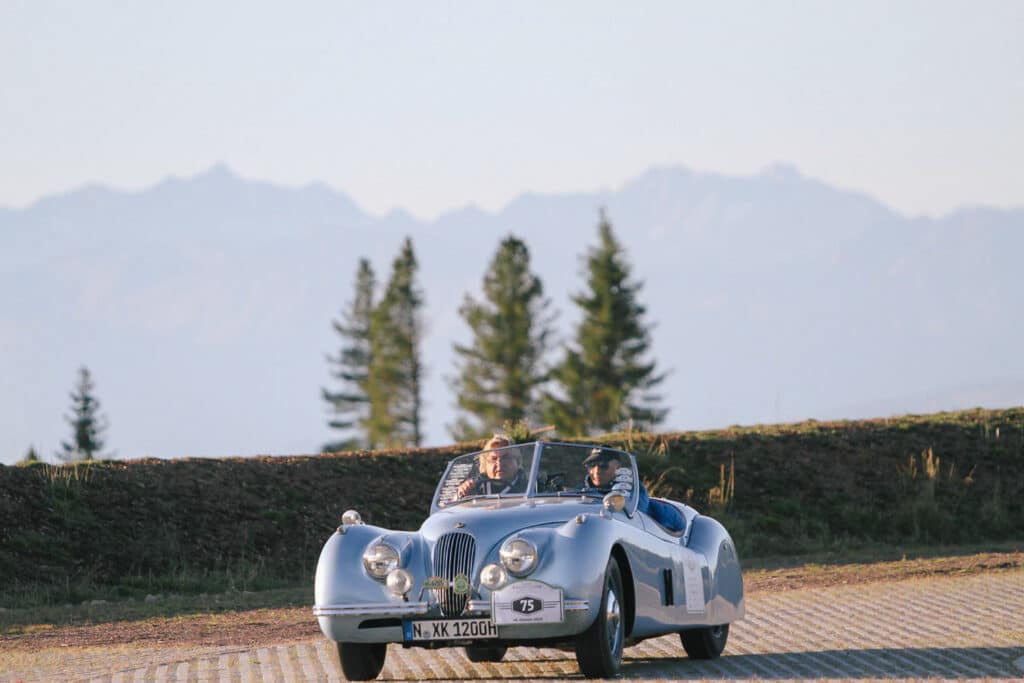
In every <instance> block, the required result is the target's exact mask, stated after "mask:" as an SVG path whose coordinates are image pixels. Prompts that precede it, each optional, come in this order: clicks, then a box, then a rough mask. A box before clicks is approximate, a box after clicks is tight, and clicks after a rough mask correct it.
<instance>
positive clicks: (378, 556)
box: [363, 541, 401, 581]
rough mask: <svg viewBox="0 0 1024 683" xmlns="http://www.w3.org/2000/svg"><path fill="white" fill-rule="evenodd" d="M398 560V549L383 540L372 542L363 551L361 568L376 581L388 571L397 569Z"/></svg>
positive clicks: (399, 558)
mask: <svg viewBox="0 0 1024 683" xmlns="http://www.w3.org/2000/svg"><path fill="white" fill-rule="evenodd" d="M400 562H401V555H400V554H399V552H398V550H396V549H395V548H394V547H392V546H391V545H389V544H387V543H384V542H383V541H378V542H377V543H373V544H371V545H369V546H367V548H366V550H364V551H363V569H365V570H366V573H367V574H368V575H369V576H372V577H373V578H375V579H377V580H378V581H383V580H384V579H385V577H387V575H388V572H390V571H392V570H394V569H398V566H399V564H400Z"/></svg>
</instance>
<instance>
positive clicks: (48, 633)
mask: <svg viewBox="0 0 1024 683" xmlns="http://www.w3.org/2000/svg"><path fill="white" fill-rule="evenodd" d="M1015 570H1016V571H1020V570H1024V553H1021V552H1020V551H1017V552H1013V553H981V554H974V555H967V556H962V557H942V558H928V559H917V560H904V561H898V562H876V563H870V564H845V565H809V566H802V567H789V568H784V569H772V570H761V571H748V572H745V573H744V584H745V587H746V591H747V593H748V594H758V593H763V592H775V591H784V590H794V589H800V588H813V587H822V586H834V585H847V584H868V583H874V582H878V581H899V580H911V579H920V578H930V577H937V576H960V575H967V574H979V573H986V572H1003V571H1015ZM319 633H320V630H319V628H318V627H317V624H316V620H315V619H313V617H312V613H311V611H310V607H309V606H308V605H304V606H302V607H285V608H271V609H257V610H246V611H228V612H221V613H212V614H183V615H180V616H175V617H164V618H149V619H140V620H133V621H128V620H114V621H111V622H109V623H99V624H92V623H75V624H65V625H60V624H56V625H53V624H47V625H36V626H31V627H15V628H11V629H8V631H7V632H6V633H0V652H2V651H4V650H9V651H10V650H17V651H19V652H34V651H39V650H46V649H49V648H57V647H107V646H113V645H121V644H124V643H133V644H134V645H136V646H139V647H142V646H146V645H154V646H161V647H185V646H188V647H201V646H232V645H238V646H244V647H248V648H253V647H265V646H268V645H273V644H277V643H284V642H292V641H296V640H302V639H307V638H313V637H316V636H317V635H319Z"/></svg>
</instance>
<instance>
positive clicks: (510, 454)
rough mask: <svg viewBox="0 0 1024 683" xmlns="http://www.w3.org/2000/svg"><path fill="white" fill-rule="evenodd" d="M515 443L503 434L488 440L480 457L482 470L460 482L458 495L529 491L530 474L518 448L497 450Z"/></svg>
mask: <svg viewBox="0 0 1024 683" xmlns="http://www.w3.org/2000/svg"><path fill="white" fill-rule="evenodd" d="M511 445H512V440H511V439H509V438H508V437H507V436H502V435H500V434H495V435H494V436H492V437H491V438H490V439H488V440H487V443H485V444H484V450H483V451H482V452H481V453H480V455H479V456H478V457H479V469H480V473H479V474H478V475H476V476H474V477H469V478H468V479H466V480H465V481H464V482H462V483H461V484H459V488H458V491H456V497H457V498H462V497H464V496H475V495H486V494H489V493H523V492H524V491H526V484H527V481H526V480H527V478H528V477H529V473H528V472H526V470H524V469H523V468H522V456H521V455H520V454H519V453H518V451H517V450H515V449H510V450H504V451H497V450H495V449H499V448H504V447H506V446H511Z"/></svg>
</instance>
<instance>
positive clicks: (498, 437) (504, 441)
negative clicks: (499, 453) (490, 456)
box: [484, 434, 512, 449]
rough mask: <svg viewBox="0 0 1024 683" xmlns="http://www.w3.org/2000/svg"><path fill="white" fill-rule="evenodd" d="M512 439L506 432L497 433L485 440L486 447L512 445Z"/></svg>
mask: <svg viewBox="0 0 1024 683" xmlns="http://www.w3.org/2000/svg"><path fill="white" fill-rule="evenodd" d="M511 445H512V439H510V438H508V437H507V436H505V435H504V434H495V435H494V436H492V437H491V438H489V439H487V441H485V442H484V448H485V449H490V448H503V447H505V446H511Z"/></svg>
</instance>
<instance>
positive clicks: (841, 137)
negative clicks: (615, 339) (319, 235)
mask: <svg viewBox="0 0 1024 683" xmlns="http://www.w3.org/2000/svg"><path fill="white" fill-rule="evenodd" d="M1022 36H1024V2H1019V1H1010V2H978V1H971V2H935V1H927V2H863V1H858V2H848V1H837V2H824V1H814V2H760V1H758V2H733V3H724V2H714V3H708V2H693V3H684V2H664V3H662V2H645V3H624V2H616V3H611V2H594V1H593V0H586V1H585V2H548V1H545V2H521V1H518V0H517V1H516V2H502V3H497V2H459V3H449V2H404V3H395V2H363V3H354V2H316V3H303V2H296V3H287V4H286V3H262V2H238V3H229V2H217V3H210V2H182V1H180V0H176V1H175V2H145V3H135V2H99V1H93V2H60V3H53V2H43V1H41V0H31V1H26V2H12V1H11V0H0V83H2V91H0V92H2V95H0V97H2V98H3V99H2V106H0V206H24V205H26V204H28V203H30V202H32V201H33V200H35V199H37V198H39V197H40V196H43V195H46V194H51V193H55V192H59V191H64V190H67V189H71V188H73V187H77V186H79V185H82V184H84V183H87V182H90V181H99V182H102V183H104V184H110V185H113V186H115V187H121V188H140V187H143V186H146V185H150V184H152V183H154V182H156V181H158V180H160V179H161V178H163V177H165V176H167V175H178V176H186V175H192V174H195V173H196V172H198V171H200V170H203V169H205V168H207V167H209V166H211V165H212V164H214V163H216V162H218V161H223V162H226V163H227V164H229V165H230V166H231V167H232V168H234V169H236V170H237V171H238V172H240V173H241V174H242V175H244V176H247V177H254V178H261V179H268V180H274V181H277V182H282V183H287V184H304V183H306V182H310V181H314V180H319V181H324V182H326V183H328V184H329V185H331V186H333V187H336V188H338V189H341V190H344V191H345V192H347V193H348V194H349V195H350V196H352V197H353V198H354V199H355V200H356V201H357V202H358V203H359V204H360V205H362V206H363V208H364V209H367V210H369V211H371V212H374V213H384V212H386V211H388V210H390V209H392V208H394V207H404V208H406V209H407V210H410V211H411V212H412V213H414V214H416V215H418V216H420V217H424V218H429V217H433V216H435V215H437V214H438V213H439V212H441V211H444V210H447V209H452V208H455V207H459V206H462V205H465V204H467V203H471V202H472V203H476V204H478V205H480V206H482V207H484V208H488V209H496V208H498V207H500V206H501V205H503V204H504V203H505V202H507V201H508V200H510V199H512V198H513V197H515V196H516V195H518V194H520V193H522V192H524V191H528V190H535V191H544V192H561V191H567V190H577V189H587V190H590V189H597V188H601V187H616V186H618V185H619V184H620V183H621V182H622V181H624V180H626V179H627V178H630V177H632V176H635V175H636V174H638V173H639V172H641V171H643V170H644V169H646V168H648V167H649V166H651V165H654V164H673V165H675V164H682V165H685V166H688V167H691V168H693V169H695V170H702V171H717V172H724V173H730V174H736V173H744V174H745V173H752V172H756V171H758V170H760V169H762V168H764V167H766V166H768V165H771V164H773V163H776V162H788V163H793V164H795V165H796V166H797V167H799V168H800V170H801V171H802V172H803V173H804V174H806V175H810V176H813V177H815V178H818V179H821V180H824V181H826V182H829V183H831V184H834V185H838V186H841V187H844V188H854V189H859V190H863V191H865V192H867V193H869V194H871V195H872V196H874V197H875V198H877V199H880V200H882V201H883V202H885V203H887V204H889V205H890V206H892V207H893V208H896V209H898V210H901V211H903V212H905V213H910V214H916V213H927V214H938V213H942V212H945V211H948V210H949V209H951V208H953V207H956V206H960V205H964V204H978V203H982V204H990V205H995V206H1010V205H1013V206H1020V205H1022V204H1024V172H1022V168H1024V124H1022V122H1024V39H1022Z"/></svg>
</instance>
